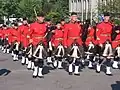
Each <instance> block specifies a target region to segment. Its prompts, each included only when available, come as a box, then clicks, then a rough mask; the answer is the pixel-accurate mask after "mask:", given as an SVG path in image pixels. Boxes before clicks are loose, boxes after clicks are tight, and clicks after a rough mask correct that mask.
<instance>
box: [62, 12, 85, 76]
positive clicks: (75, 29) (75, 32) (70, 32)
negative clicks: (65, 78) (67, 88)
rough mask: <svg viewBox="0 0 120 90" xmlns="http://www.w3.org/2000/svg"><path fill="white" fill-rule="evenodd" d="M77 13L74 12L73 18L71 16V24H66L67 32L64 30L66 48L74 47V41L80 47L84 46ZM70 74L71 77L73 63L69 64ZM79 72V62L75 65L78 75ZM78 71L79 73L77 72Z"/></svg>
mask: <svg viewBox="0 0 120 90" xmlns="http://www.w3.org/2000/svg"><path fill="white" fill-rule="evenodd" d="M77 18H78V17H77V13H75V12H72V13H71V16H70V19H71V20H70V22H69V23H68V24H66V26H65V30H64V45H65V48H67V47H70V46H72V44H73V43H74V41H76V43H77V44H78V45H79V46H82V44H83V43H82V39H81V35H82V28H81V26H80V25H79V23H78V22H77V20H78V19H77ZM69 63H70V65H69V74H70V75H71V74H72V72H73V70H72V69H73V68H72V63H71V62H69ZM78 70H79V62H76V63H75V72H74V73H75V74H78ZM76 71H77V72H76Z"/></svg>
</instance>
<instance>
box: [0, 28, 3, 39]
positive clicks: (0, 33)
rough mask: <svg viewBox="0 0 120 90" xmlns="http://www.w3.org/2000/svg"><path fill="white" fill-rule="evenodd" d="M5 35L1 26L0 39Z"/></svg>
mask: <svg viewBox="0 0 120 90" xmlns="http://www.w3.org/2000/svg"><path fill="white" fill-rule="evenodd" d="M2 37H3V29H2V28H0V39H1V38H2Z"/></svg>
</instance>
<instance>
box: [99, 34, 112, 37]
mask: <svg viewBox="0 0 120 90" xmlns="http://www.w3.org/2000/svg"><path fill="white" fill-rule="evenodd" d="M100 35H101V36H107V37H108V36H109V37H110V36H111V34H100Z"/></svg>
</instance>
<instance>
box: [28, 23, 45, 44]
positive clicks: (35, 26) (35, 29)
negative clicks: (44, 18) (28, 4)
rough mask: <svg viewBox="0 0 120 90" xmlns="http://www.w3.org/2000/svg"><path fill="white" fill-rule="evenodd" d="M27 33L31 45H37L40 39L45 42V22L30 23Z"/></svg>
mask: <svg viewBox="0 0 120 90" xmlns="http://www.w3.org/2000/svg"><path fill="white" fill-rule="evenodd" d="M29 35H30V37H31V39H30V40H32V44H33V45H37V44H38V43H39V42H40V41H43V42H44V44H46V39H45V35H46V24H45V23H41V24H40V23H38V22H35V23H32V24H31V25H30V32H29Z"/></svg>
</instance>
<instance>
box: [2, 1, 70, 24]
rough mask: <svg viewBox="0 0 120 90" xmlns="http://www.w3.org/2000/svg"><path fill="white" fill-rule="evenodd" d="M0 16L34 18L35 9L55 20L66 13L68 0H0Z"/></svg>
mask: <svg viewBox="0 0 120 90" xmlns="http://www.w3.org/2000/svg"><path fill="white" fill-rule="evenodd" d="M0 3H1V5H0V17H1V18H3V16H7V17H18V18H19V17H28V19H29V20H31V21H32V20H35V16H36V15H35V11H36V12H41V11H43V12H44V13H45V14H46V15H47V17H50V18H51V19H52V20H53V21H54V20H55V22H56V21H57V20H58V19H59V18H62V17H64V16H67V15H68V4H69V3H68V0H0Z"/></svg>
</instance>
